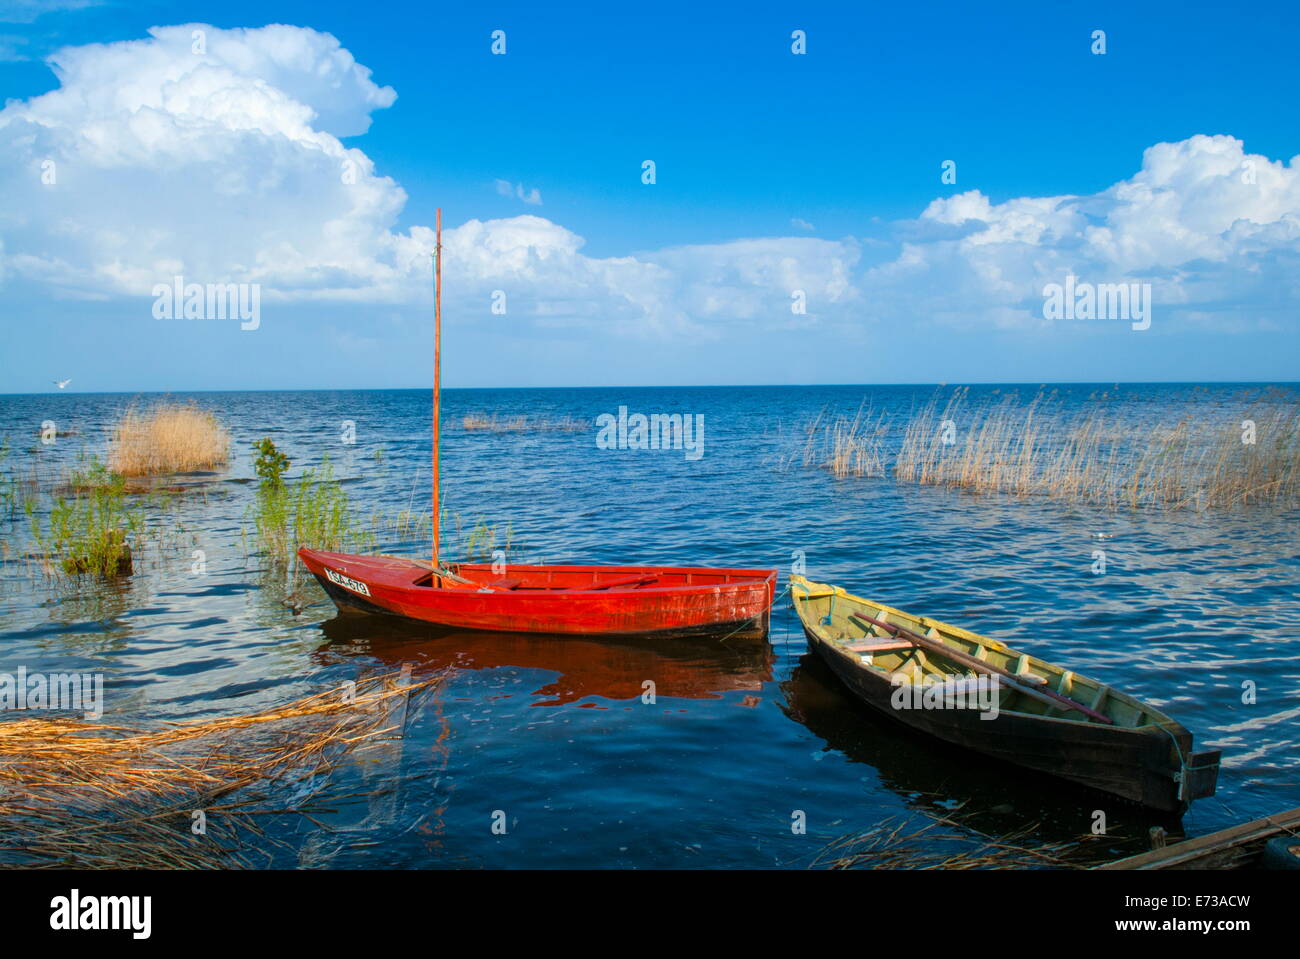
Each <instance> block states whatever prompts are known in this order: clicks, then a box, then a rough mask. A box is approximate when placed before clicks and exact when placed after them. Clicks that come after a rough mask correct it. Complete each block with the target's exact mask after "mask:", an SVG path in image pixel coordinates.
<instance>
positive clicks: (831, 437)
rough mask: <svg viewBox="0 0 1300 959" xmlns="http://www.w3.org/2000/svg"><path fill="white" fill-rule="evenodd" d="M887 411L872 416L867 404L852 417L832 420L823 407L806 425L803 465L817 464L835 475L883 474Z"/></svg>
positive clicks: (802, 455)
mask: <svg viewBox="0 0 1300 959" xmlns="http://www.w3.org/2000/svg"><path fill="white" fill-rule="evenodd" d="M887 429H888V427H887V426H886V425H885V414H884V413H880V414H876V415H873V414H872V411H871V410H870V408H868V407H867V406H866V405H865V404H864V405H863V406H860V407H858V411H857V413H856V414H854V416H853V417H852V418H849V417H848V416H845V415H843V414H840V415H839V416H836V417H835V419H833V420H830V419H828V418H827V416H826V411H825V410H824V409H823V410H822V411H821V412H820V413H818V414H817V416H816V417H815V418H814V419H813V420H812V421H810V422H809V423H808V424H807V425H806V426H805V427H804V428H803V432H804V444H803V450H802V453H801V454H799V453H796V454H795V455H796V456H800V459H801V462H802V465H803V466H817V467H820V468H822V469H826V470H829V471H830V472H831V473H833V474H834V475H835V476H840V477H843V476H884V475H885V453H884V448H883V440H884V436H885V433H886V432H887Z"/></svg>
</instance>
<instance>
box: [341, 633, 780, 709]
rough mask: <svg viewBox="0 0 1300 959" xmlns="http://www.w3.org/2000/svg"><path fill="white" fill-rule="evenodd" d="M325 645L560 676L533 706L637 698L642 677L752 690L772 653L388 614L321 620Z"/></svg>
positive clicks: (657, 687)
mask: <svg viewBox="0 0 1300 959" xmlns="http://www.w3.org/2000/svg"><path fill="white" fill-rule="evenodd" d="M321 629H322V630H323V631H324V633H325V636H326V637H327V638H328V639H329V641H330V642H329V644H328V645H326V646H324V647H322V648H321V649H320V650H318V651H317V653H316V655H317V658H319V659H322V660H325V661H333V662H337V661H339V660H341V659H342V658H344V657H354V656H369V657H372V658H374V659H376V660H378V661H379V662H381V663H382V664H383V665H384V666H386V667H391V668H401V667H402V666H403V665H405V664H407V663H409V664H411V666H412V668H413V670H414V672H415V673H416V674H417V675H418V674H422V673H425V672H428V671H433V670H437V669H444V668H446V667H449V666H450V667H455V668H457V669H471V670H478V669H497V668H507V667H515V668H519V669H540V670H546V671H548V672H554V673H558V674H559V675H558V676H557V677H556V678H555V679H554V680H553V681H551V682H548V683H546V684H545V685H543V686H541V687H540V688H539V689H537V690H536V693H535V694H536V695H540V696H545V697H546V699H545V700H544V701H540V702H536V703H534V704H533V705H536V706H560V705H564V704H567V703H573V702H577V701H579V700H582V699H585V698H587V697H599V698H602V699H607V700H612V701H615V702H627V701H631V700H635V699H638V698H640V697H641V696H642V695H643V694H644V693H645V692H646V691H647V687H646V685H645V683H646V682H647V681H649V682H652V683H654V687H653V689H654V693H655V697H656V698H657V699H663V698H675V699H718V698H720V697H721V696H722V694H724V693H729V692H736V691H753V692H758V691H759V690H761V689H762V688H763V684H764V683H766V682H770V681H771V679H772V666H773V662H774V655H773V652H772V647H771V646H770V645H769V644H768V642H767V641H766V640H765V639H762V640H760V639H752V638H751V639H741V638H739V637H737V638H732V639H728V640H727V641H725V642H711V643H710V642H700V641H699V640H695V641H689V640H678V639H672V638H667V639H665V638H656V639H650V640H645V639H643V640H637V639H620V640H611V639H585V638H581V637H572V636H570V637H565V638H564V639H563V641H560V642H557V641H556V640H555V638H553V637H547V636H530V635H526V634H521V633H482V632H476V633H466V632H442V633H434V634H431V633H430V631H429V629H428V627H421V626H419V625H418V624H414V623H407V622H403V621H402V620H395V619H389V618H383V619H381V618H378V617H369V616H338V617H336V618H334V619H332V620H329V621H328V622H325V623H322V624H321Z"/></svg>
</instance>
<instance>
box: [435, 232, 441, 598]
mask: <svg viewBox="0 0 1300 959" xmlns="http://www.w3.org/2000/svg"><path fill="white" fill-rule="evenodd" d="M436 236H437V241H436V243H435V244H434V248H433V569H434V573H435V575H436V573H437V570H438V567H439V565H440V564H439V561H438V516H439V513H440V512H441V510H439V508H438V447H439V445H440V442H441V436H440V435H439V432H440V430H439V425H440V423H441V413H442V207H438V219H437V234H436Z"/></svg>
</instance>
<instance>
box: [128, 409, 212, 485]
mask: <svg viewBox="0 0 1300 959" xmlns="http://www.w3.org/2000/svg"><path fill="white" fill-rule="evenodd" d="M229 457H230V434H229V433H228V432H227V431H226V429H225V427H223V426H222V425H221V423H220V422H219V421H218V420H217V418H216V416H214V415H213V414H212V413H209V412H207V411H205V410H201V409H199V408H198V407H195V406H191V405H179V404H166V403H164V404H160V405H158V406H156V407H154V408H153V409H151V410H149V411H148V412H141V411H140V410H137V409H134V408H132V409H128V410H127V411H126V412H125V413H124V414H123V415H122V418H121V419H120V420H118V422H117V425H116V426H114V427H113V441H112V445H111V446H110V450H109V462H108V465H109V469H110V470H112V471H113V472H114V473H117V474H118V475H120V476H153V475H155V474H158V473H188V472H192V471H194V470H206V469H214V468H216V467H218V466H224V465H225V464H226V462H227V461H228V460H229Z"/></svg>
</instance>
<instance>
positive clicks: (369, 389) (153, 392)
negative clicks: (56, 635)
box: [0, 379, 1300, 396]
mask: <svg viewBox="0 0 1300 959" xmlns="http://www.w3.org/2000/svg"><path fill="white" fill-rule="evenodd" d="M900 386H932V387H935V388H943V387H948V386H1037V387H1038V388H1040V389H1042V388H1044V387H1048V386H1111V387H1120V386H1300V380H1272V379H1269V380H983V381H976V380H972V381H967V382H955V381H953V382H946V381H945V382H919V381H918V382H909V383H902V382H900V383H678V384H666V383H650V384H641V385H630V384H611V385H593V386H444V387H443V390H444V391H447V390H457V391H465V392H471V391H475V390H480V391H485V392H486V391H501V390H520V391H522V390H737V389H826V388H839V387H860V388H863V389H871V388H876V387H900ZM425 390H428V391H430V392H432V390H433V387H432V385H430V386H351V387H338V386H328V387H323V386H313V387H240V388H212V387H209V388H204V389H144V390H45V391H41V392H38V393H19V392H8V391H0V396H133V395H135V396H139V395H149V396H168V395H172V394H178V393H179V394H185V393H383V392H389V393H410V392H422V391H425Z"/></svg>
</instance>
